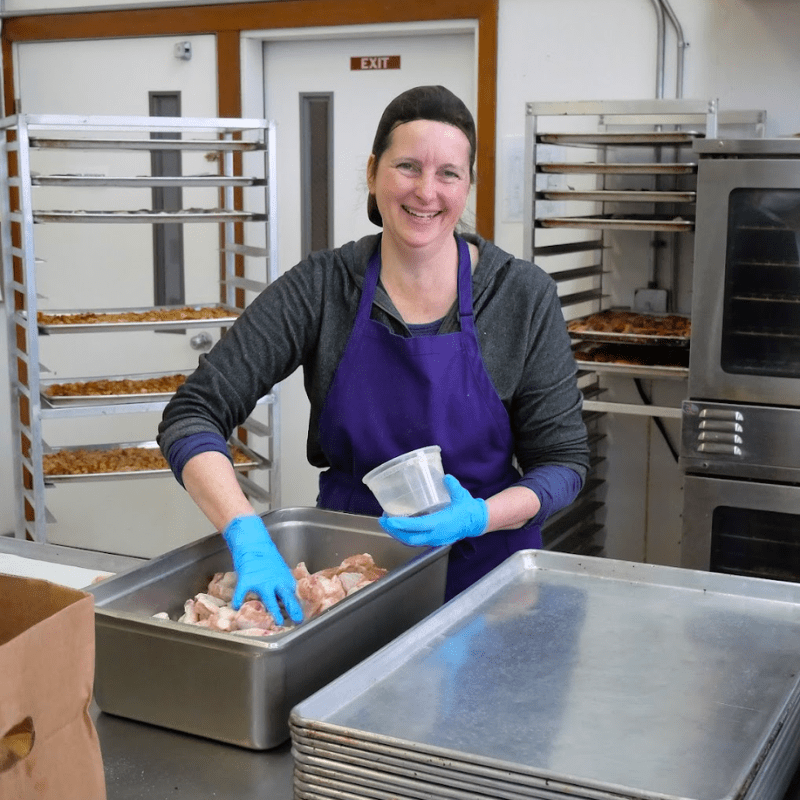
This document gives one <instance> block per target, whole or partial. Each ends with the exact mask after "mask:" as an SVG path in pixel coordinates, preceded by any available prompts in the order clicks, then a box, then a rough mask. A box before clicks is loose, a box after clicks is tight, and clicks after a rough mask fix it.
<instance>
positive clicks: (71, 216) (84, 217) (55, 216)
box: [33, 208, 266, 224]
mask: <svg viewBox="0 0 800 800" xmlns="http://www.w3.org/2000/svg"><path fill="white" fill-rule="evenodd" d="M256 219H266V217H265V216H264V215H263V214H256V213H252V212H249V211H226V210H225V209H224V208H194V209H185V210H182V211H154V210H152V209H140V210H138V211H89V210H86V211H82V210H78V211H70V210H64V211H56V210H52V211H34V212H33V221H34V222H114V223H126V222H128V223H130V222H133V223H142V222H147V223H149V224H152V223H166V222H247V221H249V220H256Z"/></svg>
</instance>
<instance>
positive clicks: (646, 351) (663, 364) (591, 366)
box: [573, 344, 689, 379]
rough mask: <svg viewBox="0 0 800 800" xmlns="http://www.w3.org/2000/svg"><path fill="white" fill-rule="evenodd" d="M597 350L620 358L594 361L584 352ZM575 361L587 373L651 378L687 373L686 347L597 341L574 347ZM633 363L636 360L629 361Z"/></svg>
mask: <svg viewBox="0 0 800 800" xmlns="http://www.w3.org/2000/svg"><path fill="white" fill-rule="evenodd" d="M597 351H600V352H601V353H603V354H606V355H607V357H608V358H611V359H613V358H621V359H626V360H624V361H613V360H609V361H596V360H594V359H592V358H587V357H586V356H587V355H591V353H594V352H597ZM573 354H574V356H575V363H576V364H578V366H579V367H581V368H582V369H586V370H590V371H591V372H606V373H610V374H613V375H632V376H641V377H651V378H677V379H682V378H686V377H688V375H689V350H688V348H687V347H657V346H655V345H652V344H600V345H591V346H590V347H589V348H587V347H585V346H584V347H582V348H580V349H578V350H574V351H573ZM633 362H636V363H633Z"/></svg>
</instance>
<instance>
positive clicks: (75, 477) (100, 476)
mask: <svg viewBox="0 0 800 800" xmlns="http://www.w3.org/2000/svg"><path fill="white" fill-rule="evenodd" d="M234 444H235V446H236V447H237V448H238V449H239V450H241V451H242V452H243V453H244V454H245V455H246V456H247V457H248V460H247V461H237V462H235V463H234V465H233V468H234V470H236V471H237V472H243V471H246V470H249V469H260V468H263V467H265V466H266V465H267V461H266V459H264V458H263V457H262V456H260V455H258V454H257V453H255V452H254V451H253V450H250V449H249V448H248V447H246V446H245V445H243V444H242V443H241V442H239V441H236V442H234ZM121 448H125V449H128V448H130V449H141V450H158V443H157V442H155V441H149V442H124V443H120V444H94V445H73V446H69V447H59V448H58V449H57V450H53V451H51V452H75V451H76V450H94V451H98V450H108V451H113V450H119V449H121ZM167 475H172V470H171V469H170V468H169V467H166V466H165V467H164V468H163V469H132V470H119V471H115V472H87V473H78V474H71V473H66V474H59V473H55V474H46V473H45V476H44V482H45V483H48V484H49V483H52V484H55V483H84V482H86V481H91V482H96V481H118V480H120V479H124V480H132V479H136V478H158V477H163V476H167Z"/></svg>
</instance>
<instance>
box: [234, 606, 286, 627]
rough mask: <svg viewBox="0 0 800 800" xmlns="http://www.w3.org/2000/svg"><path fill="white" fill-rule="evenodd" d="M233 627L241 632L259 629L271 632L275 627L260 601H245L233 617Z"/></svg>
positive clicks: (272, 619)
mask: <svg viewBox="0 0 800 800" xmlns="http://www.w3.org/2000/svg"><path fill="white" fill-rule="evenodd" d="M234 627H235V628H236V629H237V630H240V631H243V630H247V629H248V628H260V629H261V630H264V631H271V630H273V629H274V628H276V627H277V625H276V624H275V618H274V617H273V616H272V614H270V613H269V611H267V609H266V606H265V605H264V604H263V603H262V602H261V601H260V600H245V602H244V603H242V605H241V608H240V609H239V611H238V612H237V613H236V616H235V617H234Z"/></svg>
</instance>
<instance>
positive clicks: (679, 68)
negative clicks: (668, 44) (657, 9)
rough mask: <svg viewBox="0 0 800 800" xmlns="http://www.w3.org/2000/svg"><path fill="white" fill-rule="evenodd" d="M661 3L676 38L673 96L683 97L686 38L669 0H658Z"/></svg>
mask: <svg viewBox="0 0 800 800" xmlns="http://www.w3.org/2000/svg"><path fill="white" fill-rule="evenodd" d="M659 2H660V3H661V5H662V7H663V10H664V11H665V12H666V14H667V16H668V17H669V21H670V22H671V23H672V27H673V28H674V29H675V37H676V39H677V47H678V53H677V61H676V69H675V97H677V98H681V97H683V66H684V60H685V57H686V48H687V47H688V46H689V45H688V43H687V41H686V39H684V37H683V28H682V27H681V23H680V21H679V20H678V17H677V16H676V14H675V12H674V11H673V9H672V6H671V5H670V2H669V0H659Z"/></svg>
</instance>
